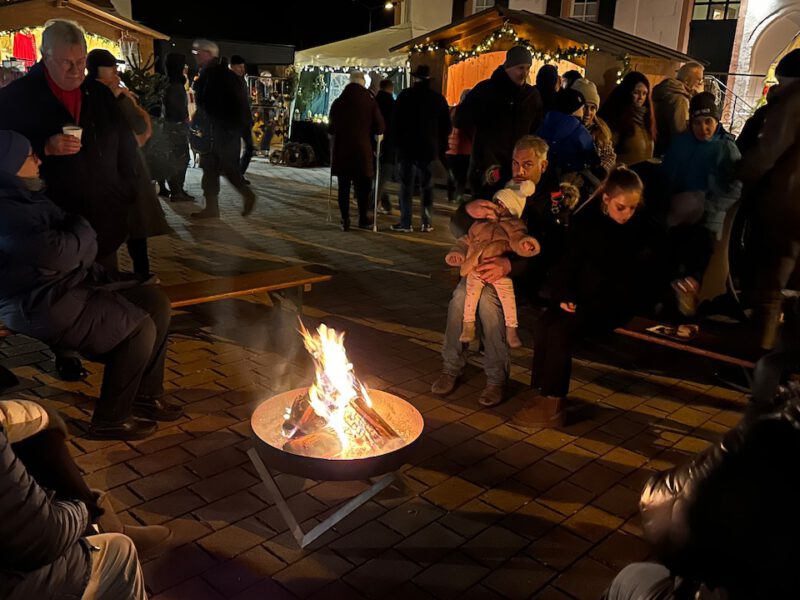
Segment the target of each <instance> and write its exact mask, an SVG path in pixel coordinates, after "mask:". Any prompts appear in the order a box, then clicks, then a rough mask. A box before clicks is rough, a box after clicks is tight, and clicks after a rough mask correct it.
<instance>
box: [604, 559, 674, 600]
mask: <svg viewBox="0 0 800 600" xmlns="http://www.w3.org/2000/svg"><path fill="white" fill-rule="evenodd" d="M673 592H674V586H673V582H672V578H671V577H670V574H669V570H668V569H667V568H666V567H665V566H664V565H659V564H657V563H644V562H643V563H633V564H630V565H628V566H627V567H625V568H624V569H622V571H620V572H619V574H618V575H617V576H616V577H615V578H614V581H612V582H611V585H610V586H609V588H608V589H607V590H606V593H605V595H604V596H603V600H671V599H672V598H674V597H675V594H674V593H673Z"/></svg>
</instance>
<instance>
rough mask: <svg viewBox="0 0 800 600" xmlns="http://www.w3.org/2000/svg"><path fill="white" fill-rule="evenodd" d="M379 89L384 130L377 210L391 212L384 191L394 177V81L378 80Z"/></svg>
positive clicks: (377, 95)
mask: <svg viewBox="0 0 800 600" xmlns="http://www.w3.org/2000/svg"><path fill="white" fill-rule="evenodd" d="M379 85H380V89H379V90H378V93H377V94H375V102H377V103H378V108H379V109H380V111H381V116H382V117H383V123H384V125H386V131H385V133H384V134H383V142H381V155H380V159H379V160H380V165H381V172H380V181H378V197H379V198H380V201H381V207H380V209H378V210H379V212H383V213H386V214H387V215H390V214H392V203H391V202H389V194H388V193H387V192H386V182H387V181H389V180H393V179H394V165H395V158H396V148H395V141H394V112H395V104H396V100H395V99H394V83H393V82H392V80H391V79H384V80H382V81H381V82H380V84H379Z"/></svg>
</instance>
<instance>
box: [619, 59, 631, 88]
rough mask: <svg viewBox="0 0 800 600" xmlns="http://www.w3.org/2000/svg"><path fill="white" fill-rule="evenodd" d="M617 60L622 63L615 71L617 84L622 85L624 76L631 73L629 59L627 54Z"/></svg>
mask: <svg viewBox="0 0 800 600" xmlns="http://www.w3.org/2000/svg"><path fill="white" fill-rule="evenodd" d="M617 60H619V61H620V62H621V63H622V66H621V67H620V68H619V69H618V70H617V84H620V83H622V80H623V79H624V78H625V75H627V74H628V73H630V72H631V70H632V67H631V57H630V56H629V55H627V54H624V55H622V56H618V57H617Z"/></svg>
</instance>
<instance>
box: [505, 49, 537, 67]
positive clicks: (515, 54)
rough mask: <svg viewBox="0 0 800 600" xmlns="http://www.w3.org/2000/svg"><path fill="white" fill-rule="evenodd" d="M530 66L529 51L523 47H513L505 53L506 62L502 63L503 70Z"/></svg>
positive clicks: (531, 60)
mask: <svg viewBox="0 0 800 600" xmlns="http://www.w3.org/2000/svg"><path fill="white" fill-rule="evenodd" d="M532 64H533V56H531V51H530V50H528V49H527V48H526V47H525V46H514V47H513V48H511V49H510V50H509V51H508V52H506V62H504V63H503V68H504V69H510V68H511V67H516V66H517V65H532Z"/></svg>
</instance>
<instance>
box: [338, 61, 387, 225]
mask: <svg viewBox="0 0 800 600" xmlns="http://www.w3.org/2000/svg"><path fill="white" fill-rule="evenodd" d="M365 83H366V79H365V78H364V74H363V73H361V72H360V71H354V72H353V73H351V74H350V83H349V84H347V86H345V88H344V90H342V93H341V95H340V96H339V97H338V98H337V99H336V100H334V101H333V104H332V105H331V112H330V117H329V118H330V124H329V125H328V133H329V134H330V135H331V136H333V156H332V157H331V175H336V178H337V180H338V182H339V186H338V187H339V196H338V198H339V212H340V213H341V215H342V230H343V231H349V230H350V186H351V185H352V186H355V190H356V202H357V204H358V226H359V227H360V228H362V229H368V228H369V227H370V220H369V192H370V188H371V181H370V180H371V179H372V177H373V176H374V174H375V161H374V158H373V151H372V140H373V138H374V137H375V136H376V135H380V134H382V133H383V131H384V127H385V126H384V122H383V117H382V116H381V111H380V109H378V104H377V102H375V98H373V97H372V94H370V93H369V90H367V88H366V87H365Z"/></svg>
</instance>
